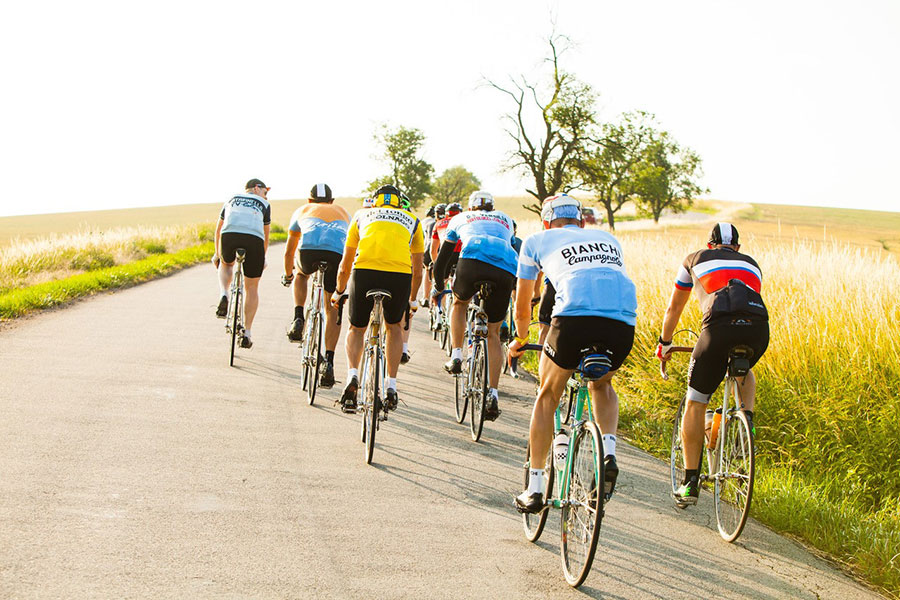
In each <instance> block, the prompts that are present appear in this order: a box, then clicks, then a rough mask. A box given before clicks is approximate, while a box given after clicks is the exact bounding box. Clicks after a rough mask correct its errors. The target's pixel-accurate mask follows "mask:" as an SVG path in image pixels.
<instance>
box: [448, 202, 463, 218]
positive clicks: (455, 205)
mask: <svg viewBox="0 0 900 600" xmlns="http://www.w3.org/2000/svg"><path fill="white" fill-rule="evenodd" d="M461 212H462V204H460V203H459V202H451V203H450V204H448V205H447V216H448V217H453V216H455V215H458V214H459V213H461Z"/></svg>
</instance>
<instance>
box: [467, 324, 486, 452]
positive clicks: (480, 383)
mask: <svg viewBox="0 0 900 600" xmlns="http://www.w3.org/2000/svg"><path fill="white" fill-rule="evenodd" d="M470 364H471V365H472V367H471V368H472V372H471V373H470V375H471V381H472V385H471V387H470V388H469V390H468V391H469V393H470V394H471V395H472V397H471V399H470V402H469V406H470V407H471V409H472V410H471V420H470V429H471V431H472V441H473V442H477V441H478V440H479V439H481V432H482V431H484V406H485V403H486V402H487V394H488V356H487V343H486V342H485V340H484V339H483V338H478V339H476V340H475V343H474V344H472V362H471V363H470Z"/></svg>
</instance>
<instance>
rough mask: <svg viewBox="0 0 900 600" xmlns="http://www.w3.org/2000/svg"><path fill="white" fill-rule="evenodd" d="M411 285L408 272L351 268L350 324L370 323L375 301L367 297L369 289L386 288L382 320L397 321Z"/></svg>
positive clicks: (361, 324) (401, 315)
mask: <svg viewBox="0 0 900 600" xmlns="http://www.w3.org/2000/svg"><path fill="white" fill-rule="evenodd" d="M411 287H412V275H411V274H410V273H396V272H394V271H377V270H375V269H353V271H352V272H351V273H350V283H349V285H348V286H347V293H348V296H349V297H348V298H347V302H348V304H349V311H350V324H351V325H353V326H354V327H366V326H367V325H368V324H369V315H371V314H372V307H373V306H374V305H375V301H374V300H373V299H372V298H366V293H367V292H368V291H369V290H387V291H389V292H390V293H391V298H390V300H385V301H384V302H382V307H383V308H384V320H385V322H386V323H399V322H400V321H401V320H402V319H403V317H404V316H405V315H406V309H407V308H409V292H410V290H411Z"/></svg>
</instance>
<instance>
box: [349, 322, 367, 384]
mask: <svg viewBox="0 0 900 600" xmlns="http://www.w3.org/2000/svg"><path fill="white" fill-rule="evenodd" d="M365 335H366V327H365V326H363V327H357V326H356V325H353V324H351V325H350V327H349V328H348V329H347V338H346V339H345V340H344V347H345V348H346V351H347V373H348V379H349V378H351V377H355V376H356V375H357V373H358V371H359V363H360V361H361V360H362V353H363V341H364V338H365Z"/></svg>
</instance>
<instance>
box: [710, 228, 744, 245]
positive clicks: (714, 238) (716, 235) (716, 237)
mask: <svg viewBox="0 0 900 600" xmlns="http://www.w3.org/2000/svg"><path fill="white" fill-rule="evenodd" d="M709 243H710V244H723V245H725V246H737V245H738V230H737V227H735V226H734V225H732V224H731V223H716V226H715V227H713V228H712V231H710V232H709Z"/></svg>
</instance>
